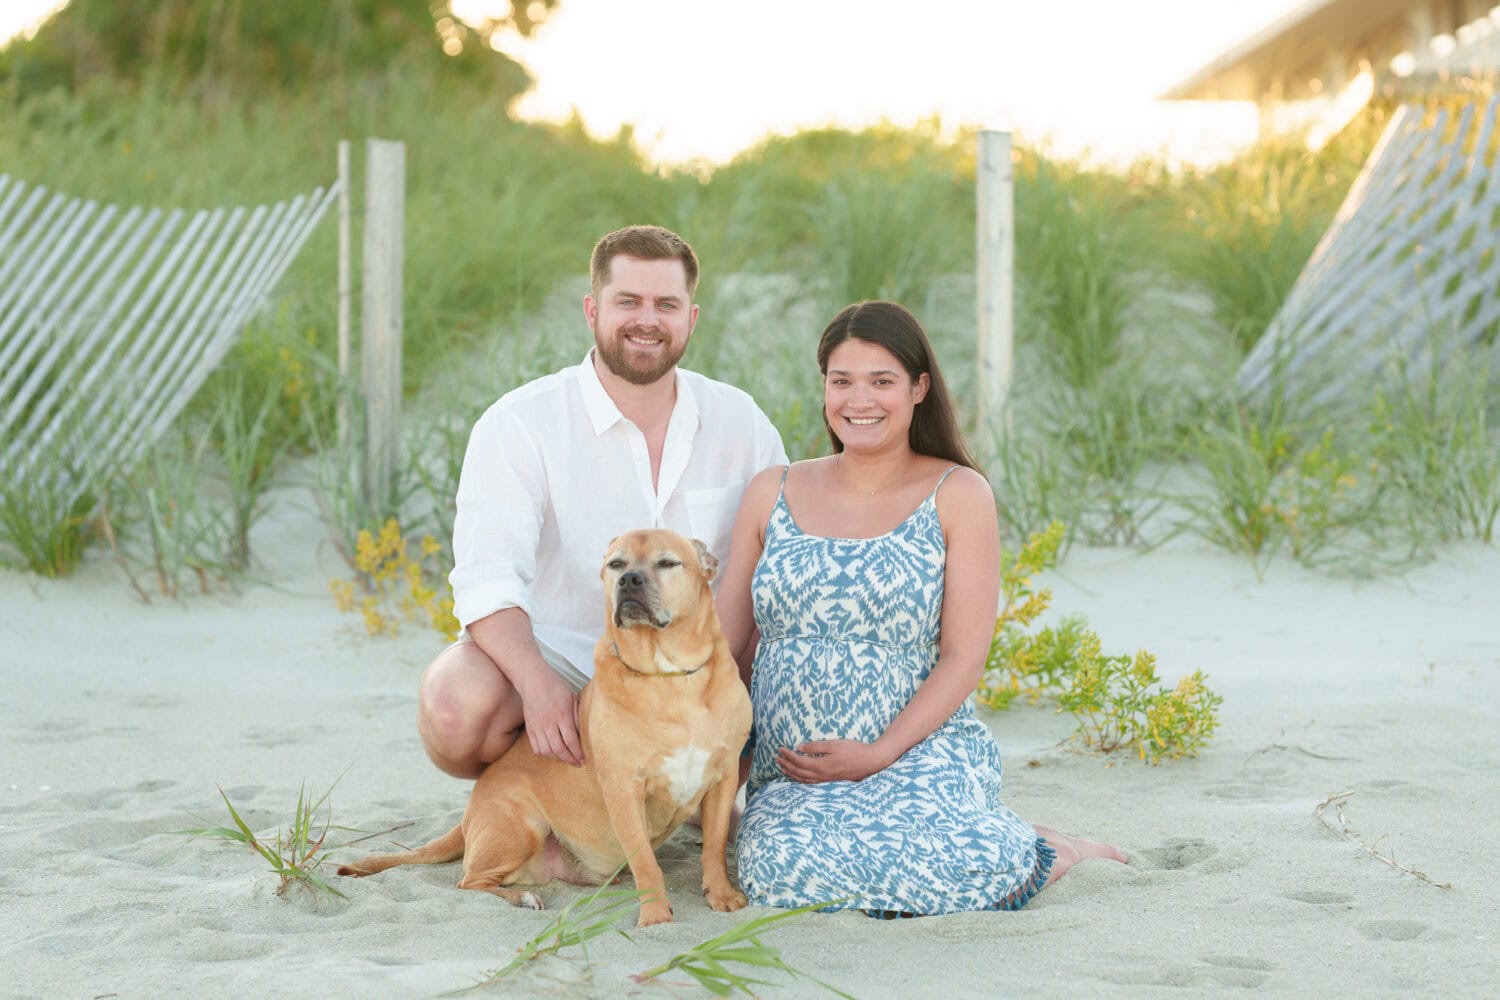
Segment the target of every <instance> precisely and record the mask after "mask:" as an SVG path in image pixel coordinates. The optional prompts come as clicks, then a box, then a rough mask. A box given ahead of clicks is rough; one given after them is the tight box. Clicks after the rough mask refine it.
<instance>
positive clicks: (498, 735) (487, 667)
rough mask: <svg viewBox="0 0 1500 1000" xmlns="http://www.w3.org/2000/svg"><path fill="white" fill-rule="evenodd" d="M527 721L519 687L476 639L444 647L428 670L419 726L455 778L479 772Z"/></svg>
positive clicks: (434, 754)
mask: <svg viewBox="0 0 1500 1000" xmlns="http://www.w3.org/2000/svg"><path fill="white" fill-rule="evenodd" d="M521 721H522V715H521V706H520V698H519V697H518V696H517V695H516V692H515V688H514V687H512V686H511V684H510V682H509V681H508V680H506V679H505V675H504V674H502V673H501V672H500V670H499V669H498V668H497V667H496V666H495V664H494V663H493V662H492V661H491V660H490V658H489V657H488V656H486V655H485V654H484V651H483V650H481V649H480V648H479V647H478V646H476V645H474V644H473V643H460V644H458V645H456V646H452V647H449V648H448V649H446V650H444V651H443V653H442V654H441V655H439V656H438V658H437V659H436V660H434V661H433V662H432V664H431V665H430V666H428V668H427V670H426V671H425V672H424V673H423V675H422V682H421V687H420V691H419V695H418V700H417V729H418V732H420V734H421V736H422V744H423V746H424V747H425V748H426V750H427V755H428V756H429V757H431V758H432V761H433V763H434V764H436V765H437V766H438V767H439V768H441V769H442V770H444V771H446V772H448V773H449V774H452V775H454V776H455V777H464V778H471V777H476V776H477V775H478V774H479V772H480V771H482V770H484V766H485V765H486V764H488V763H489V762H490V761H492V760H494V759H495V758H497V757H499V756H500V754H502V753H504V752H505V750H506V749H507V748H508V747H509V746H510V744H511V743H512V742H514V732H515V730H517V729H519V728H520V725H521Z"/></svg>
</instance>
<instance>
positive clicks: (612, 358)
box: [594, 321, 687, 385]
mask: <svg viewBox="0 0 1500 1000" xmlns="http://www.w3.org/2000/svg"><path fill="white" fill-rule="evenodd" d="M644 332H645V331H643V330H641V328H640V327H638V326H627V327H622V328H621V329H620V330H617V331H616V333H615V336H614V337H613V338H612V339H608V340H606V339H605V338H604V337H601V336H599V326H598V323H597V321H596V322H595V324H594V347H595V348H596V349H597V350H598V352H599V360H600V361H603V362H604V367H606V368H608V369H609V370H610V371H611V372H613V373H614V374H615V375H618V376H619V377H620V378H622V379H624V380H625V381H627V382H630V383H632V384H634V385H650V384H651V383H652V382H655V381H656V380H657V379H659V378H661V377H662V376H663V375H665V374H666V373H667V372H669V371H671V370H672V368H673V366H674V365H676V364H677V362H678V361H680V360H682V355H683V352H684V351H686V350H687V345H686V344H684V345H683V346H682V349H681V350H678V351H676V352H675V353H674V352H673V350H672V341H671V338H670V337H668V338H664V339H663V341H662V347H663V351H662V353H661V354H660V355H659V356H657V358H656V359H655V360H654V361H650V362H640V363H632V361H631V357H630V351H631V347H630V344H629V343H628V342H627V341H626V340H625V338H626V337H627V336H630V335H638V334H641V333H644Z"/></svg>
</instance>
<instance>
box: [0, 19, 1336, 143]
mask: <svg viewBox="0 0 1500 1000" xmlns="http://www.w3.org/2000/svg"><path fill="white" fill-rule="evenodd" d="M505 2H506V0H454V6H455V8H456V9H457V10H458V12H459V13H460V14H463V13H465V11H466V10H473V11H480V10H483V9H484V8H485V7H486V6H492V5H494V4H495V3H499V4H504V3H505ZM522 2H524V0H522ZM1306 2H1307V0H1133V2H1128V3H1127V2H1121V0H1072V2H1069V0H1054V2H1051V3H1047V2H1042V0H925V2H922V3H912V2H911V0H900V2H898V0H802V2H801V3H797V4H769V3H746V2H740V0H561V2H560V4H559V6H558V8H557V10H556V11H555V12H554V13H553V14H552V16H551V17H550V18H549V20H548V21H547V22H546V23H545V24H544V25H543V26H542V27H541V29H540V30H539V31H538V32H537V34H536V37H534V38H532V39H529V40H527V39H517V38H509V39H507V41H506V42H505V48H506V51H507V52H509V53H510V54H511V55H513V56H515V57H516V58H518V59H519V60H520V61H521V62H522V63H523V64H525V65H526V66H527V67H528V68H529V69H530V70H531V72H532V75H533V76H534V77H535V78H536V80H537V85H536V87H535V89H534V91H533V92H532V93H531V94H529V95H528V96H527V97H525V98H523V100H522V102H521V104H520V106H519V110H520V112H521V114H522V115H523V116H524V117H533V118H541V119H547V120H560V119H564V118H566V117H568V116H569V114H570V113H572V111H573V110H574V109H576V110H577V111H578V113H579V115H580V116H581V117H582V118H583V121H584V122H585V124H586V125H587V126H588V128H589V129H590V130H591V131H592V132H594V133H595V134H598V135H601V136H607V135H613V134H614V133H615V132H616V131H617V130H618V129H619V127H620V125H622V124H624V123H633V124H634V125H635V132H636V137H637V140H638V141H639V142H640V144H641V145H642V147H643V148H644V149H645V150H646V151H647V152H648V153H650V154H652V155H654V156H655V157H657V158H658V159H661V160H664V161H669V162H676V161H683V160H688V159H693V158H704V159H707V160H710V161H721V160H724V159H727V158H728V157H730V156H732V155H733V154H734V153H736V152H738V151H739V150H741V149H744V148H745V147H747V146H749V145H752V144H754V143H755V142H756V141H757V140H759V139H760V138H762V137H764V136H765V135H766V134H767V133H770V132H776V133H790V132H793V131H796V130H797V129H798V128H804V127H809V126H817V125H826V124H838V125H846V126H857V125H862V124H866V123H870V122H876V121H880V120H889V121H892V122H896V123H898V124H908V123H911V122H913V121H916V120H917V119H920V118H924V117H930V116H932V115H934V114H937V115H939V116H941V119H942V121H943V123H944V125H946V126H958V125H980V126H983V127H987V128H1000V129H1011V130H1014V131H1016V132H1018V133H1020V134H1021V135H1022V136H1024V137H1026V138H1029V139H1031V140H1032V141H1040V140H1042V139H1044V138H1050V139H1051V142H1052V145H1053V148H1054V149H1055V150H1057V151H1058V152H1060V153H1064V154H1077V153H1081V152H1083V151H1084V150H1091V151H1092V152H1093V153H1094V155H1096V156H1098V157H1099V158H1102V159H1110V160H1117V159H1121V158H1128V157H1130V156H1132V155H1135V154H1141V153H1156V152H1162V151H1167V152H1169V153H1171V154H1172V155H1176V156H1182V157H1185V158H1188V159H1202V158H1206V157H1211V156H1214V155H1217V154H1222V152H1223V151H1224V147H1225V144H1226V143H1232V142H1243V141H1248V140H1249V139H1250V138H1251V137H1253V134H1254V128H1255V114H1254V112H1253V110H1252V109H1250V108H1249V107H1248V106H1245V105H1231V106H1225V105H1222V104H1185V103H1182V102H1157V101H1155V100H1154V98H1155V96H1156V95H1157V94H1159V93H1160V92H1161V91H1162V90H1164V89H1166V88H1167V87H1168V86H1170V85H1171V84H1173V83H1175V82H1177V81H1178V80H1180V79H1182V78H1183V77H1185V76H1187V75H1189V74H1190V73H1192V72H1193V71H1194V70H1196V69H1198V68H1199V67H1200V66H1202V65H1203V64H1204V63H1206V62H1208V61H1209V60H1210V59H1212V58H1213V57H1215V56H1217V55H1219V54H1220V53H1221V52H1223V51H1224V50H1225V49H1227V48H1229V47H1230V46H1232V45H1234V44H1235V43H1237V42H1238V41H1240V40H1241V39H1243V38H1245V37H1246V36H1248V35H1250V34H1251V33H1253V32H1255V31H1256V30H1258V29H1260V28H1262V27H1264V26H1265V25H1267V24H1270V23H1271V22H1273V21H1275V20H1276V19H1277V18H1279V17H1281V16H1282V15H1284V14H1286V13H1287V12H1288V11H1290V10H1292V9H1294V8H1296V7H1298V6H1302V5H1304V4H1305V3H1306ZM52 6H55V0H0V38H6V37H9V36H10V35H11V34H13V33H15V32H16V31H17V30H20V29H21V28H24V27H25V26H26V24H28V23H29V22H31V21H33V20H34V19H35V17H36V16H37V15H38V14H39V13H41V12H45V11H46V10H47V9H48V8H50V7H52Z"/></svg>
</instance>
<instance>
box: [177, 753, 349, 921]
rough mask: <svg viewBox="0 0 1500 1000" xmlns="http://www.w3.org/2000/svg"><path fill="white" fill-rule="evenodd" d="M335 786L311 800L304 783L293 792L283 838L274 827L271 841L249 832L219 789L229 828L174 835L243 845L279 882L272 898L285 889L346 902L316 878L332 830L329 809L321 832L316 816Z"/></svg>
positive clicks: (219, 827) (283, 893)
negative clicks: (292, 807)
mask: <svg viewBox="0 0 1500 1000" xmlns="http://www.w3.org/2000/svg"><path fill="white" fill-rule="evenodd" d="M337 784H338V782H337V781H335V782H334V784H333V785H331V786H329V788H328V791H326V792H324V793H323V794H322V795H321V796H320V797H319V798H317V799H314V798H312V796H310V795H309V794H308V793H307V785H306V783H305V782H304V783H303V785H302V787H301V788H300V789H298V791H297V806H296V809H295V811H294V812H293V813H292V818H291V821H290V822H289V823H288V824H287V827H286V833H285V835H283V834H282V832H281V829H280V828H279V827H278V828H277V830H276V833H275V835H274V839H273V838H272V837H270V836H266V835H263V834H257V833H256V832H255V831H254V830H252V829H251V828H250V825H249V824H248V823H246V822H245V819H244V817H242V816H241V815H240V812H239V810H238V809H236V808H235V807H234V803H233V802H231V801H230V800H229V795H228V794H227V793H226V792H225V791H224V789H223V788H222V787H221V788H219V796H220V797H221V798H222V799H223V800H224V806H225V808H226V809H228V810H229V818H230V820H231V822H233V824H234V825H233V826H207V827H200V828H198V829H193V830H178V831H176V832H177V833H181V834H185V835H187V836H190V837H193V838H194V839H196V838H198V837H211V838H214V839H218V840H227V841H231V842H234V843H238V844H243V845H245V846H246V847H248V848H250V850H252V851H254V852H255V853H256V854H258V855H260V856H261V858H263V859H264V860H265V862H266V863H267V864H268V865H269V866H270V869H271V871H272V872H273V873H274V874H275V875H276V876H277V878H278V880H279V881H278V882H277V885H276V895H278V896H285V895H286V894H287V891H288V890H289V889H291V888H292V887H294V886H296V887H299V888H302V889H305V890H307V891H309V892H312V893H313V894H314V895H317V896H336V897H338V898H339V899H347V898H348V897H346V896H345V895H344V894H343V893H342V892H340V891H339V890H338V889H337V888H335V887H334V886H332V885H330V884H329V883H327V882H326V881H324V880H323V877H322V875H320V874H319V869H320V868H321V867H322V865H323V862H324V860H325V859H326V857H327V855H326V853H325V852H324V848H323V845H324V841H325V840H326V839H327V837H328V831H329V830H331V829H334V827H333V825H332V819H331V816H332V807H331V806H329V808H328V810H327V811H326V812H325V814H324V817H323V821H322V826H321V828H319V825H318V816H317V813H318V810H319V809H322V808H323V807H324V806H325V805H327V804H328V799H329V797H330V796H332V795H333V788H334V786H336V785H337Z"/></svg>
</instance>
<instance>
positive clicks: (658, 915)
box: [635, 901, 672, 928]
mask: <svg viewBox="0 0 1500 1000" xmlns="http://www.w3.org/2000/svg"><path fill="white" fill-rule="evenodd" d="M671 922H672V904H671V903H668V902H665V901H661V902H655V903H646V904H645V905H643V906H642V907H641V918H640V919H639V920H637V921H636V922H635V925H636V927H637V928H640V927H650V926H651V925H652V924H670V923H671Z"/></svg>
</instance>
